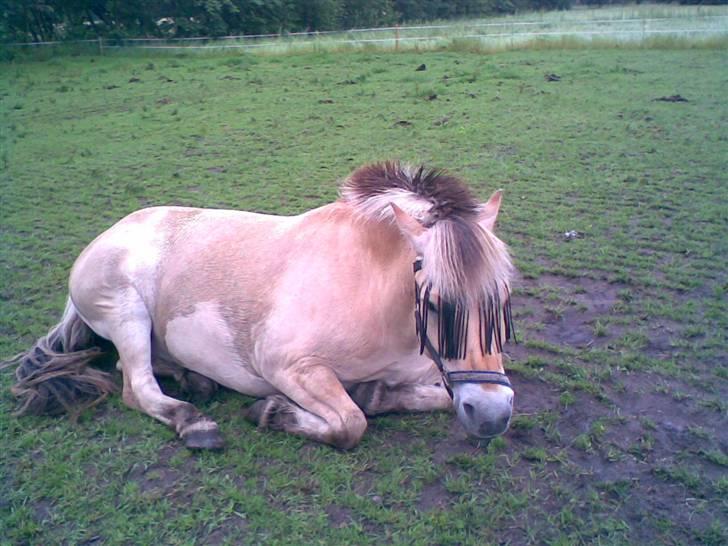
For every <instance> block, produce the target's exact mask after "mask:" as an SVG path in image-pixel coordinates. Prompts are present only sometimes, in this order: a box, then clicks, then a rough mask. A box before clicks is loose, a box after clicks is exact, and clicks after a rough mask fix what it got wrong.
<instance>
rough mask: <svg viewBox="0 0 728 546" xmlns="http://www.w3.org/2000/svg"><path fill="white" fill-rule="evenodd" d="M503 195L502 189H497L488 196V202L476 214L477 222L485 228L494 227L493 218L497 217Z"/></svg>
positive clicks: (491, 229)
mask: <svg viewBox="0 0 728 546" xmlns="http://www.w3.org/2000/svg"><path fill="white" fill-rule="evenodd" d="M502 197H503V190H498V191H496V192H495V193H493V195H491V196H490V199H488V202H487V203H486V204H485V205H483V206H482V207H481V208H480V214H479V215H478V223H479V224H480V225H481V226H482V227H484V228H485V229H487V230H488V231H493V228H494V227H495V220H496V218H498V211H499V210H500V206H501V198H502Z"/></svg>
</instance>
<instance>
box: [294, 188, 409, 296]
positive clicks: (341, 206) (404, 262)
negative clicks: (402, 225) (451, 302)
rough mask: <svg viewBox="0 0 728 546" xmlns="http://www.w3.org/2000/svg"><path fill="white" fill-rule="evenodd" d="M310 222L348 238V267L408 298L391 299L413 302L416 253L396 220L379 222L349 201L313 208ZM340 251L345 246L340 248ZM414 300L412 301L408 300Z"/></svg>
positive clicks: (338, 238)
mask: <svg viewBox="0 0 728 546" xmlns="http://www.w3.org/2000/svg"><path fill="white" fill-rule="evenodd" d="M304 216H308V218H307V222H314V223H318V224H319V225H320V226H323V225H327V226H329V227H330V228H332V229H334V230H335V231H336V232H337V233H338V234H339V235H338V237H337V240H338V241H339V242H341V240H342V239H344V240H346V241H347V242H346V243H345V244H348V245H350V246H349V248H347V249H346V252H345V254H346V255H347V256H350V257H352V256H353V260H349V261H347V265H346V267H352V268H355V269H356V270H357V271H360V272H361V274H364V275H367V276H368V277H369V278H370V280H371V281H372V283H373V284H374V285H379V286H381V287H383V288H384V287H386V292H387V293H388V294H390V296H391V297H392V298H395V299H397V300H400V299H402V298H407V299H406V300H404V299H403V300H402V301H401V302H400V301H396V302H392V303H394V304H404V303H405V302H406V304H409V303H413V302H414V299H413V298H414V295H413V294H411V291H412V287H413V282H414V281H413V272H412V263H413V261H414V259H415V254H414V251H413V250H412V248H411V247H410V245H409V243H408V242H407V241H406V240H405V238H404V237H403V236H402V234H401V232H400V230H399V228H398V227H397V226H396V224H394V222H391V221H388V220H382V221H376V220H373V219H367V218H364V217H362V216H361V215H358V214H357V213H356V212H354V210H353V209H352V207H351V206H350V205H348V204H346V203H342V202H340V201H337V202H335V203H331V204H330V205H326V206H324V207H321V208H319V209H316V210H314V211H310V213H307V214H306V215H304ZM338 250H339V251H340V252H341V251H343V250H344V249H338ZM410 299H411V300H412V302H410V301H409V300H410Z"/></svg>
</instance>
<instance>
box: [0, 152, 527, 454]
mask: <svg viewBox="0 0 728 546" xmlns="http://www.w3.org/2000/svg"><path fill="white" fill-rule="evenodd" d="M500 202H501V194H500V192H496V193H495V194H493V196H492V197H491V198H490V200H489V201H488V202H487V203H485V204H480V203H479V202H478V201H477V200H476V199H475V198H474V197H473V195H472V194H471V193H470V191H469V190H468V189H467V187H466V186H465V185H464V184H463V183H462V182H461V181H459V180H458V179H456V178H455V177H453V176H450V175H448V174H446V173H444V172H441V171H436V170H428V169H425V168H423V167H419V168H413V167H410V166H408V165H403V164H400V163H397V162H384V163H378V164H372V165H368V166H364V167H361V168H359V169H358V170H356V171H355V172H354V173H352V174H351V175H350V176H349V178H348V179H346V180H345V181H344V183H343V185H342V188H341V197H340V198H339V199H338V200H337V201H336V202H334V203H331V204H329V205H326V206H323V207H320V208H318V209H315V210H311V211H309V212H306V213H304V214H301V215H299V216H293V217H281V216H270V215H263V214H254V213H250V212H240V211H232V210H206V209H195V208H183V207H154V208H148V209H143V210H140V211H137V212H134V213H133V214H130V215H129V216H127V217H126V218H124V219H123V220H121V221H120V222H118V223H117V224H116V225H114V226H113V227H111V228H110V229H109V230H107V231H106V232H104V233H102V234H101V235H100V236H98V237H97V238H96V239H95V240H94V241H93V242H92V243H91V244H90V245H89V246H88V247H86V249H85V250H84V251H83V252H82V253H81V255H80V256H79V257H78V259H77V260H76V262H75V264H74V266H73V269H72V271H71V275H70V281H69V298H68V302H67V304H66V310H65V312H64V314H63V318H62V320H61V322H60V323H59V324H58V325H57V326H55V327H54V328H53V329H52V330H51V331H50V332H49V333H48V334H47V335H46V336H45V337H43V338H41V339H39V340H38V341H37V342H36V344H35V346H33V347H32V348H31V349H30V350H29V351H28V352H27V353H23V354H20V355H18V356H16V357H15V358H14V359H12V360H11V361H9V362H7V363H6V364H5V366H8V365H12V364H16V365H18V368H17V372H16V374H17V378H18V383H17V384H16V385H15V386H14V387H13V392H14V394H15V395H16V396H17V397H18V398H19V399H20V402H21V406H20V410H19V412H20V413H35V414H38V413H56V412H58V411H64V410H66V411H68V410H70V411H73V410H74V408H77V407H78V404H79V403H85V404H86V405H88V404H91V403H95V402H97V401H98V400H100V399H103V398H104V397H106V396H107V395H108V394H109V393H110V392H112V391H113V390H114V383H113V382H112V381H111V377H110V375H109V374H107V373H104V372H102V371H100V370H98V369H95V368H92V367H90V366H89V363H90V362H91V361H92V360H93V359H94V358H96V357H97V356H99V354H100V353H101V352H102V351H101V349H100V348H99V347H98V346H96V345H98V342H99V341H100V340H99V338H103V339H105V340H110V341H111V343H113V345H114V347H115V348H116V351H117V352H118V356H119V361H118V363H117V367H118V368H119V369H120V370H121V372H122V375H123V393H122V397H123V401H124V402H125V403H126V405H128V406H129V407H132V408H136V409H139V410H141V411H143V412H145V413H147V414H149V415H151V416H152V417H154V418H156V419H158V420H159V421H161V422H162V423H164V424H166V425H168V426H170V427H172V428H174V429H175V430H176V431H177V433H178V435H179V436H180V437H181V438H182V439H183V440H184V442H185V444H186V445H187V446H188V447H190V448H213V449H214V448H220V447H222V446H223V439H222V437H221V435H220V433H219V431H218V426H217V424H216V423H215V422H214V421H213V420H212V419H210V418H209V417H206V416H205V415H203V414H202V413H201V412H200V411H199V410H197V408H195V406H193V405H192V404H190V403H188V402H182V401H180V400H177V399H175V398H172V397H170V396H167V395H165V394H164V393H163V392H162V391H161V389H160V387H159V384H158V383H157V380H156V378H155V374H156V375H163V374H168V375H169V374H171V375H174V376H176V377H178V378H179V377H182V376H185V377H187V378H188V379H189V380H190V382H191V383H193V384H196V385H197V386H198V387H199V388H201V389H202V390H205V391H208V392H210V391H212V390H214V388H215V387H216V386H217V384H220V385H224V386H225V387H228V388H230V389H233V390H236V391H239V392H241V393H245V394H247V395H250V396H254V397H258V398H260V400H258V401H256V402H255V403H254V404H253V405H252V406H251V407H250V408H249V410H248V417H249V419H251V420H252V421H254V422H255V423H257V424H258V425H259V426H260V427H270V428H272V429H279V430H285V431H287V432H290V433H293V434H300V435H302V436H305V437H307V438H311V439H313V440H317V441H320V442H326V443H328V444H332V445H334V446H337V447H340V448H344V449H347V448H351V447H353V446H355V445H357V443H358V442H359V441H360V439H361V437H362V435H363V434H364V431H365V429H366V427H367V420H366V417H365V415H377V414H380V413H384V412H399V411H429V410H443V409H448V408H450V407H452V406H454V408H455V410H456V412H457V416H458V419H459V421H460V422H461V423H462V425H463V427H464V428H465V430H466V431H467V432H468V433H469V434H470V435H472V436H475V437H478V438H491V437H494V436H497V435H499V434H502V433H503V432H505V430H506V429H507V428H508V425H509V422H510V418H511V412H512V406H513V390H512V388H511V384H510V382H509V381H508V379H507V377H506V376H505V374H504V372H503V362H502V355H501V351H502V344H503V343H504V342H505V341H506V340H507V339H508V338H509V337H510V336H511V334H512V325H511V312H510V303H509V286H510V276H511V272H512V266H511V262H510V259H509V256H508V252H507V250H506V247H505V245H504V244H503V242H501V241H500V240H499V239H498V238H497V237H496V236H495V235H494V234H493V227H494V224H495V221H496V216H497V214H498V210H499V208H500ZM107 346H108V345H107Z"/></svg>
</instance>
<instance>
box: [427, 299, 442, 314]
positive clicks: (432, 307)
mask: <svg viewBox="0 0 728 546" xmlns="http://www.w3.org/2000/svg"><path fill="white" fill-rule="evenodd" d="M427 310H428V311H430V312H431V313H438V312H439V311H438V309H437V306H436V305H435V304H434V303H432V302H431V301H428V302H427Z"/></svg>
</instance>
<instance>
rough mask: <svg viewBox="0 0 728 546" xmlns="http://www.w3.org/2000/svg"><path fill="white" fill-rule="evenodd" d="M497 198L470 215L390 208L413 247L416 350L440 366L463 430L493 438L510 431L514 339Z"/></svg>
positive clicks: (507, 258)
mask: <svg viewBox="0 0 728 546" xmlns="http://www.w3.org/2000/svg"><path fill="white" fill-rule="evenodd" d="M500 202H501V193H500V192H496V193H495V194H493V196H492V197H491V198H490V200H489V201H488V202H487V203H486V204H484V205H482V206H480V207H478V209H477V211H476V213H474V214H472V215H461V216H455V217H450V218H445V219H436V220H434V221H432V222H431V223H428V222H423V221H422V220H418V219H416V218H415V217H413V216H412V215H410V214H408V213H406V212H404V211H403V210H402V209H401V208H399V207H397V206H396V205H392V209H393V210H394V215H395V218H396V222H397V225H398V226H399V228H400V230H401V231H402V233H403V234H404V235H405V237H406V238H407V239H408V240H409V241H410V243H411V245H412V247H413V248H414V250H415V252H416V254H417V259H416V261H415V263H414V277H415V304H416V312H415V320H416V325H417V335H418V337H419V341H420V351H421V352H422V353H423V354H426V355H427V356H429V357H430V358H431V359H432V360H433V362H435V364H437V366H438V368H439V369H440V372H441V373H442V376H443V380H444V382H445V385H446V387H447V389H448V392H450V394H451V396H452V398H453V404H454V407H455V410H456V412H457V415H458V419H459V420H460V422H461V423H462V425H463V427H464V428H465V430H466V431H467V432H468V434H470V435H471V436H475V437H478V438H492V437H494V436H497V435H499V434H502V433H504V432H505V431H506V430H507V429H508V425H509V423H510V420H511V414H512V408H513V389H512V387H511V384H510V381H508V378H507V377H506V375H505V373H504V369H503V355H502V346H503V344H504V343H505V341H506V340H507V339H509V338H510V337H511V335H512V334H513V328H512V323H511V312H510V300H509V295H510V291H509V286H510V283H509V277H510V274H511V270H512V267H511V263H510V259H509V257H508V253H507V250H506V248H505V245H504V244H503V243H502V242H501V241H500V240H499V239H498V238H497V237H496V236H495V235H494V234H493V231H492V230H493V227H494V224H495V220H496V217H497V215H498V210H499V209H500Z"/></svg>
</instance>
